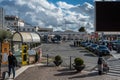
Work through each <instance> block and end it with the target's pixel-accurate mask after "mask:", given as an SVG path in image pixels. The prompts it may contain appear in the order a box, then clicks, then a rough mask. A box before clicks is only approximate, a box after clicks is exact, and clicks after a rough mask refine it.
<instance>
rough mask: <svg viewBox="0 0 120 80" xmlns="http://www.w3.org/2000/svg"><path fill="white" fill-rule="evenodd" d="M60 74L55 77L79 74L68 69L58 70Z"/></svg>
mask: <svg viewBox="0 0 120 80" xmlns="http://www.w3.org/2000/svg"><path fill="white" fill-rule="evenodd" d="M57 71H58V72H59V73H57V74H54V76H67V75H74V74H77V73H78V72H77V71H75V70H73V69H72V70H70V69H68V68H64V69H59V70H57Z"/></svg>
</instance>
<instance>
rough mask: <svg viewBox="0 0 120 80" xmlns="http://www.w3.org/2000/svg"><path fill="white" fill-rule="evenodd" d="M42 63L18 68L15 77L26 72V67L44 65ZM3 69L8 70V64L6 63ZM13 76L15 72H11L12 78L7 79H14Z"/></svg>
mask: <svg viewBox="0 0 120 80" xmlns="http://www.w3.org/2000/svg"><path fill="white" fill-rule="evenodd" d="M42 65H44V64H41V63H36V64H32V65H26V66H22V67H21V68H16V71H15V72H16V75H15V78H16V77H18V76H19V75H20V74H21V73H22V72H24V71H25V70H26V69H28V68H30V67H35V66H42ZM2 70H3V71H8V69H7V65H4V66H3V67H2ZM3 71H2V72H3ZM12 78H13V74H11V75H10V78H9V79H7V80H13V79H12Z"/></svg>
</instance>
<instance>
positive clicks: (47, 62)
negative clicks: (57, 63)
mask: <svg viewBox="0 0 120 80" xmlns="http://www.w3.org/2000/svg"><path fill="white" fill-rule="evenodd" d="M48 58H49V55H48V54H47V66H48V64H49V62H48V61H49V59H48Z"/></svg>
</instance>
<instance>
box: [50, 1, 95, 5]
mask: <svg viewBox="0 0 120 80" xmlns="http://www.w3.org/2000/svg"><path fill="white" fill-rule="evenodd" d="M58 1H63V2H66V3H68V4H73V5H77V4H81V5H82V4H84V2H88V3H91V4H93V0H48V2H52V3H54V4H55V3H56V2H58Z"/></svg>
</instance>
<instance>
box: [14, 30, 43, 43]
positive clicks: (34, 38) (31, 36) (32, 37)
mask: <svg viewBox="0 0 120 80" xmlns="http://www.w3.org/2000/svg"><path fill="white" fill-rule="evenodd" d="M12 41H13V42H23V43H32V42H33V43H40V42H41V39H40V36H39V35H38V34H37V33H34V32H16V33H14V34H13V37H12Z"/></svg>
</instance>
